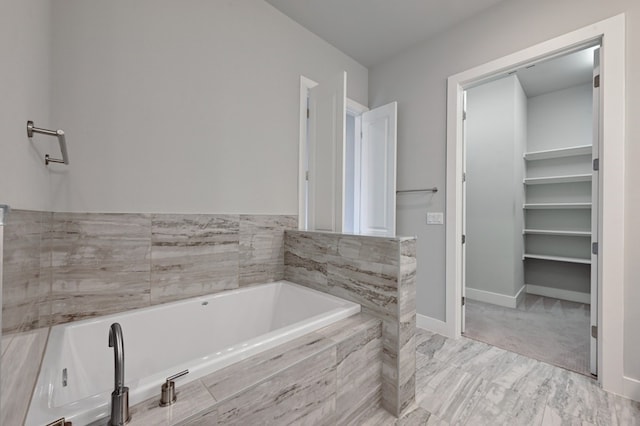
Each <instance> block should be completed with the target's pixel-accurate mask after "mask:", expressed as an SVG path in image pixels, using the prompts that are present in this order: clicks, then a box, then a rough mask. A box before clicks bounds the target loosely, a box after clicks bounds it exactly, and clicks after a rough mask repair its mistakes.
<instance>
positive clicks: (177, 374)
mask: <svg viewBox="0 0 640 426" xmlns="http://www.w3.org/2000/svg"><path fill="white" fill-rule="evenodd" d="M187 374H189V370H184V371H181V372H179V373H176V374H174V375H173V376H169V377H167V382H173V381H174V380H175V379H179V378H180V377H182V376H186V375H187Z"/></svg>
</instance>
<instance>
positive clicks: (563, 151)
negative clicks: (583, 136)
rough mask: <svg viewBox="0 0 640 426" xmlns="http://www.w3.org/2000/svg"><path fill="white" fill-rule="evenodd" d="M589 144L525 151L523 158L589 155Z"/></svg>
mask: <svg viewBox="0 0 640 426" xmlns="http://www.w3.org/2000/svg"><path fill="white" fill-rule="evenodd" d="M591 150H592V146H591V145H580V146H572V147H568V148H557V149H546V150H543V151H532V152H525V153H524V159H525V160H546V159H549V158H563V157H575V156H578V155H590V154H591Z"/></svg>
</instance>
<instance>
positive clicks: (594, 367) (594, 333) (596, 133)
mask: <svg viewBox="0 0 640 426" xmlns="http://www.w3.org/2000/svg"><path fill="white" fill-rule="evenodd" d="M592 138H593V146H592V147H591V149H592V152H591V157H592V159H593V175H592V177H591V245H592V248H591V355H590V357H591V358H590V363H589V369H590V371H591V374H593V375H594V376H597V375H598V241H599V239H598V214H599V210H600V209H599V205H600V204H599V197H598V195H599V185H598V183H599V175H600V173H599V171H598V169H599V158H600V149H599V148H600V48H597V49H595V50H594V51H593V136H592Z"/></svg>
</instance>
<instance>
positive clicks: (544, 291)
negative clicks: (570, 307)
mask: <svg viewBox="0 0 640 426" xmlns="http://www.w3.org/2000/svg"><path fill="white" fill-rule="evenodd" d="M526 287H527V293H529V294H536V295H538V296H546V297H553V298H554V299H562V300H569V301H571V302H578V303H586V304H587V305H588V304H590V303H591V295H590V294H589V293H582V292H579V291H570V290H561V289H558V288H551V287H544V286H541V285H534V284H527V285H526Z"/></svg>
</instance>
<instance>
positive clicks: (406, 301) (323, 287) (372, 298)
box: [285, 230, 416, 416]
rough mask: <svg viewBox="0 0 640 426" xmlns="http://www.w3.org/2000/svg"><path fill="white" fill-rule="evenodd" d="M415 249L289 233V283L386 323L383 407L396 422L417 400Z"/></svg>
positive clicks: (409, 241) (379, 240) (391, 241)
mask: <svg viewBox="0 0 640 426" xmlns="http://www.w3.org/2000/svg"><path fill="white" fill-rule="evenodd" d="M415 249H416V240H415V238H384V237H372V236H359V235H345V234H332V233H323V232H308V231H295V230H292V231H286V232H285V279H287V280H289V281H292V282H295V283H298V284H301V285H305V286H307V287H311V288H314V289H316V290H320V291H324V292H326V293H330V294H333V295H335V296H339V297H342V298H345V299H347V300H351V301H353V302H356V303H359V304H361V305H362V310H363V311H364V312H367V313H369V314H371V315H374V316H375V317H377V318H379V319H381V320H382V322H383V328H382V336H383V339H382V340H383V364H382V365H383V367H382V377H383V382H382V405H383V407H384V408H385V409H386V410H387V411H389V412H390V413H392V414H394V415H396V416H400V415H401V414H402V413H403V411H404V410H405V409H406V408H407V407H408V406H409V405H410V404H411V403H412V402H413V401H414V400H415V340H414V339H415V324H416V305H415V273H416V256H415Z"/></svg>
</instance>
